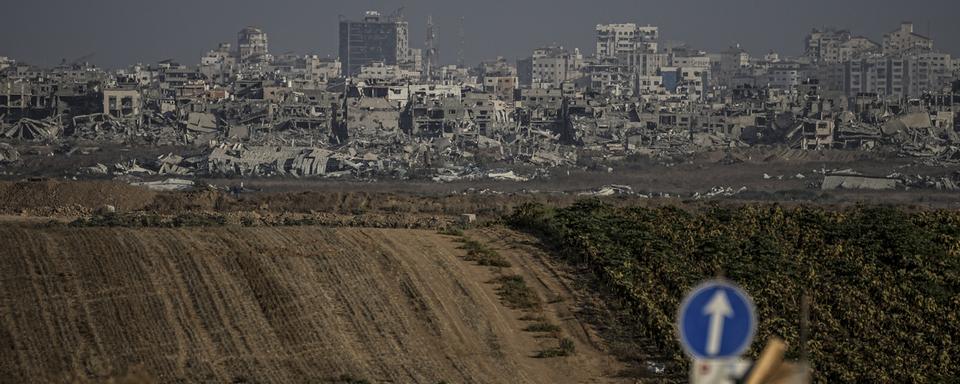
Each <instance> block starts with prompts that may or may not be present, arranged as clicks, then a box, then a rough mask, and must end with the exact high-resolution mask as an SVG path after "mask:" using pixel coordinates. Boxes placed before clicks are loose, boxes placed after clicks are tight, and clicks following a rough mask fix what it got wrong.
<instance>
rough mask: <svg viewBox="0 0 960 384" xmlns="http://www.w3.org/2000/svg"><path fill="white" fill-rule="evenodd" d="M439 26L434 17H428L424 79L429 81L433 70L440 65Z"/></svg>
mask: <svg viewBox="0 0 960 384" xmlns="http://www.w3.org/2000/svg"><path fill="white" fill-rule="evenodd" d="M437 38H438V36H437V26H436V25H434V24H433V16H432V15H428V16H427V39H426V41H425V42H424V48H425V49H426V58H425V59H426V60H424V67H425V68H424V72H425V73H424V78H426V79H427V80H429V79H430V78H431V74H432V73H433V70H434V69H436V67H438V66H439V64H440V56H439V52H438V50H437Z"/></svg>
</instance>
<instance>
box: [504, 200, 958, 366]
mask: <svg viewBox="0 0 960 384" xmlns="http://www.w3.org/2000/svg"><path fill="white" fill-rule="evenodd" d="M509 222H510V224H511V225H513V226H514V227H517V228H521V229H525V230H528V231H531V232H534V233H537V234H539V235H540V236H542V237H543V238H544V240H545V241H546V242H547V243H548V244H550V245H551V246H553V247H555V249H557V250H558V254H559V255H561V256H562V257H563V258H564V259H565V260H566V261H568V262H570V263H572V264H574V265H577V266H579V267H585V268H587V269H588V270H589V271H591V272H592V275H593V276H594V279H595V281H597V282H598V284H599V286H598V287H597V288H599V290H600V292H602V293H603V294H605V295H608V296H607V297H608V299H610V300H612V301H617V302H619V303H622V305H620V306H618V308H623V309H622V310H621V311H622V312H626V313H624V314H623V315H625V316H629V318H630V319H633V323H634V325H635V328H634V331H635V332H637V333H638V334H639V335H638V336H639V337H643V338H644V339H648V340H652V342H653V343H655V344H657V345H656V347H658V348H660V349H662V350H664V351H668V352H667V353H668V354H669V355H670V356H672V357H673V358H674V359H675V360H677V361H681V360H683V356H682V352H681V350H680V347H679V343H678V341H677V338H676V335H675V331H674V317H675V314H676V311H677V307H678V305H679V301H680V300H681V298H682V296H683V294H684V293H685V291H687V290H688V289H690V288H692V287H694V286H695V285H696V284H697V283H699V282H701V281H702V280H704V279H708V278H712V277H716V276H725V277H726V278H727V279H729V280H732V281H734V282H736V283H737V284H739V285H741V286H742V287H744V288H745V289H746V290H747V291H748V292H749V293H750V294H751V295H752V296H753V297H754V300H755V303H756V306H757V312H758V313H757V314H758V317H759V320H760V325H759V328H758V332H757V338H756V339H755V341H754V343H753V346H752V348H751V350H750V352H749V353H750V354H751V355H752V356H756V354H757V353H758V352H759V350H760V349H761V348H762V346H763V343H764V341H765V340H766V339H767V338H768V337H770V336H773V335H778V336H780V337H783V338H784V339H785V340H786V341H787V343H788V345H790V348H791V349H790V352H789V353H790V355H789V356H788V357H792V358H796V357H798V356H799V351H800V345H799V344H800V307H801V304H800V302H801V297H802V296H803V295H805V294H806V295H808V297H810V299H811V302H810V312H811V318H810V328H809V341H808V342H807V345H806V347H807V351H808V354H809V357H810V362H811V364H812V366H813V369H814V371H815V377H817V378H818V379H819V380H828V381H859V382H924V381H927V382H941V381H950V380H955V379H957V378H958V377H960V357H958V356H960V318H958V317H960V212H952V211H916V212H911V211H906V210H903V209H897V208H889V207H854V208H846V209H836V210H830V209H823V208H813V207H798V208H784V207H781V206H778V205H762V206H743V207H737V208H722V207H710V208H702V209H698V210H696V211H694V212H691V211H688V210H683V209H680V208H676V207H664V208H617V207H614V206H611V205H607V204H604V203H601V202H598V201H595V200H585V201H580V202H578V203H576V204H574V205H572V206H570V207H567V208H551V207H547V206H543V205H538V204H529V205H525V206H522V207H520V208H518V209H517V210H516V212H515V213H513V214H512V216H510V217H509Z"/></svg>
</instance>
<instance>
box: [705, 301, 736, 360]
mask: <svg viewBox="0 0 960 384" xmlns="http://www.w3.org/2000/svg"><path fill="white" fill-rule="evenodd" d="M703 314H704V315H710V332H709V333H708V334H707V354H708V355H711V356H714V355H716V354H718V353H720V338H721V337H722V336H723V319H724V318H725V317H733V308H731V307H730V300H728V299H727V294H726V293H725V292H723V290H722V289H720V290H717V293H715V294H713V298H711V299H710V302H709V303H707V306H706V307H705V308H704V309H703Z"/></svg>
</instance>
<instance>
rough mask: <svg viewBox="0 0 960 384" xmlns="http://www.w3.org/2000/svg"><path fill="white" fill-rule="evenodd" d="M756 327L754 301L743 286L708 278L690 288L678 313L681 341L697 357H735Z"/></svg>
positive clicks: (745, 345) (744, 348)
mask: <svg viewBox="0 0 960 384" xmlns="http://www.w3.org/2000/svg"><path fill="white" fill-rule="evenodd" d="M756 327H757V315H756V313H755V312H754V309H753V301H752V300H751V299H750V296H747V294H746V293H745V292H743V290H742V289H740V288H739V287H737V286H734V285H733V284H730V283H728V282H725V281H720V280H711V281H708V282H706V283H703V284H701V285H700V286H698V287H697V288H696V289H694V290H693V292H691V293H690V294H688V295H687V297H686V298H684V299H683V303H682V304H680V311H679V313H678V315H677V330H678V332H679V333H680V342H681V343H682V344H683V349H684V350H685V351H686V352H687V354H689V355H691V356H693V357H694V358H697V359H724V358H731V357H737V356H740V355H741V354H743V352H744V351H745V350H746V349H747V347H749V346H750V342H751V341H753V334H754V331H756Z"/></svg>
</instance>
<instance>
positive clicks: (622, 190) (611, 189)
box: [578, 184, 634, 197]
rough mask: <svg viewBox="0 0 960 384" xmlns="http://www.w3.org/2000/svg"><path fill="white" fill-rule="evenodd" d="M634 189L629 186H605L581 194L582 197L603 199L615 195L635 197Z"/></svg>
mask: <svg viewBox="0 0 960 384" xmlns="http://www.w3.org/2000/svg"><path fill="white" fill-rule="evenodd" d="M633 194H634V192H633V188H632V187H630V186H629V185H615V184H614V185H605V186H603V187H600V188H598V189H595V190H593V191H589V192H580V193H579V194H578V195H580V196H592V197H603V196H614V195H633Z"/></svg>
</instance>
